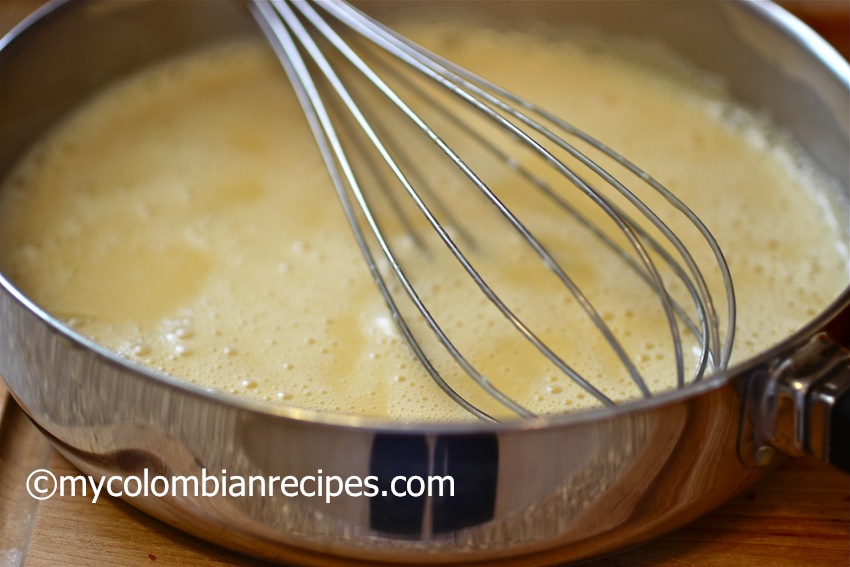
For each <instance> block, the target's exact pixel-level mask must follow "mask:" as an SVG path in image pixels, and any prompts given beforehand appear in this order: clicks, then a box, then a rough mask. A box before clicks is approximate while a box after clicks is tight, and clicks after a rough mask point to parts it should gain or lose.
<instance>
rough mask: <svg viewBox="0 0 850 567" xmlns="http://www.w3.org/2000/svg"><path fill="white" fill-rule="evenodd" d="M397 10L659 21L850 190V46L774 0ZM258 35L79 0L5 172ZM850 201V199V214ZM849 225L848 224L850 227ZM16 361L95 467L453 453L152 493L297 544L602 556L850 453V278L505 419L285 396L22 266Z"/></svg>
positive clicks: (240, 533) (25, 392)
mask: <svg viewBox="0 0 850 567" xmlns="http://www.w3.org/2000/svg"><path fill="white" fill-rule="evenodd" d="M365 8H366V9H367V10H369V11H373V12H375V13H378V12H381V11H384V12H394V11H403V12H406V13H409V17H416V13H417V10H442V11H451V10H455V11H457V12H458V17H463V13H464V12H465V11H468V10H475V11H477V12H479V13H482V12H483V13H486V14H488V17H490V18H493V20H494V21H496V22H498V25H501V26H531V25H537V24H538V23H539V22H545V23H546V27H547V29H550V30H551V29H555V30H557V28H558V26H560V25H567V24H569V25H575V24H578V23H586V24H588V25H592V26H594V27H596V28H599V29H601V30H606V31H609V32H611V33H619V34H626V35H631V36H637V37H642V36H648V37H651V38H653V39H654V40H655V41H658V42H661V43H664V44H667V45H668V46H670V47H671V48H673V49H675V50H676V51H678V52H679V53H680V54H681V55H682V56H683V57H686V58H687V59H690V60H692V61H693V62H694V63H696V64H697V65H699V66H701V67H704V68H706V69H709V70H710V71H713V72H716V73H719V74H721V75H723V76H724V77H726V79H727V80H728V82H729V84H730V85H731V88H732V90H733V93H734V95H735V96H737V97H738V98H740V99H741V100H743V101H745V102H747V103H749V104H753V105H757V106H759V107H761V108H764V109H765V110H767V111H768V112H769V113H771V114H772V115H773V117H774V118H775V119H776V121H778V122H779V123H781V124H783V125H784V126H785V127H786V128H787V129H788V130H789V131H791V132H792V133H793V134H794V135H795V136H797V138H798V139H799V141H800V143H801V144H803V145H804V146H805V147H806V148H807V149H808V150H809V151H810V152H811V154H812V155H813V156H814V158H815V159H816V160H817V161H818V162H819V163H820V165H821V166H822V167H823V168H824V169H825V170H826V171H828V172H829V173H830V174H831V175H833V176H835V178H836V179H838V180H839V182H840V183H839V184H840V186H841V187H840V194H838V195H835V199H836V202H838V203H839V206H842V207H844V208H846V207H847V203H848V198H850V168H848V156H850V134H848V127H849V126H850V120H848V117H850V108H848V105H850V103H849V102H848V100H850V94H848V93H850V86H848V84H850V72H848V66H847V64H846V63H845V62H844V61H843V60H842V59H841V58H840V57H839V56H838V55H837V54H836V53H835V52H834V51H832V50H831V49H830V48H828V47H827V46H826V44H825V43H824V42H823V41H822V40H820V39H819V38H818V37H816V36H815V35H814V34H813V33H812V32H811V31H810V30H808V29H807V28H805V27H804V26H802V25H801V24H800V23H799V22H798V21H796V20H795V19H793V18H791V17H790V16H788V15H787V14H786V13H784V12H783V11H782V10H780V9H778V8H777V7H776V6H774V5H770V4H765V3H747V2H720V1H716V2H653V1H650V2H640V1H631V2H608V1H605V2H602V1H600V2H581V1H574V2H521V3H517V2H494V3H492V4H487V5H485V4H483V3H480V2H471V3H463V2H453V3H447V4H443V5H438V4H437V3H436V2H425V3H413V2H398V3H392V2H373V3H367V4H366V5H365ZM252 33H256V32H255V30H254V27H253V24H252V23H251V21H250V18H249V17H248V16H247V14H246V12H245V10H244V8H243V6H241V5H240V4H238V3H235V2H234V3H228V2H205V3H197V2H165V1H145V0H139V1H136V0H133V1H129V0H128V1H124V2H86V1H79V2H73V3H71V2H69V3H63V2H58V3H55V4H51V5H50V6H48V7H47V8H46V9H43V10H41V11H40V12H39V13H38V14H36V16H35V17H33V18H31V19H30V20H28V21H27V22H26V23H25V25H23V26H21V27H19V28H18V29H16V30H15V31H14V32H13V33H12V34H10V35H9V36H8V37H7V38H6V39H4V40H3V41H2V42H0V85H2V88H0V124H2V131H1V132H2V134H0V175H3V174H5V173H6V172H8V171H9V169H10V168H11V166H12V165H13V164H14V162H15V160H16V159H17V158H19V157H20V156H21V154H22V152H23V151H24V150H25V149H26V147H27V146H28V145H29V144H30V143H31V142H33V141H34V140H35V139H36V138H37V137H38V136H39V135H40V134H42V133H43V132H44V131H45V129H46V128H47V127H49V126H50V125H51V124H52V123H53V122H54V121H55V120H57V119H58V118H59V117H61V116H62V115H63V114H64V113H66V112H67V111H69V110H71V109H72V108H73V107H74V106H75V105H76V104H78V103H79V102H80V101H81V100H82V99H84V98H85V97H86V96H88V95H89V94H90V93H92V92H93V91H94V90H96V89H97V88H98V87H100V86H101V85H103V84H105V83H107V82H109V81H111V80H113V79H115V78H116V77H119V76H120V75H122V74H124V73H126V72H129V71H132V70H134V69H136V68H139V67H140V66H143V65H146V64H148V63H151V62H153V61H155V60H158V59H161V58H164V57H168V56H170V55H173V54H175V53H177V52H180V51H182V50H186V49H191V48H194V47H197V46H199V45H201V44H203V43H205V42H210V41H216V40H220V39H222V38H225V37H228V36H236V35H240V34H252ZM844 216H845V220H848V219H847V218H846V217H847V216H848V215H844ZM844 228H845V231H846V230H847V227H846V226H845V227H844ZM0 288H1V289H0V372H2V375H3V376H4V377H5V379H6V381H7V383H8V385H9V387H10V389H11V391H12V393H13V395H14V397H15V399H16V400H17V401H18V402H19V403H20V405H21V406H22V407H23V408H24V410H25V411H26V412H27V414H28V415H29V416H30V417H31V419H32V420H33V422H35V423H36V425H37V426H38V427H39V428H40V429H41V430H42V431H43V432H44V433H45V435H47V436H48V437H49V438H50V439H51V440H52V441H53V442H54V444H55V445H56V447H57V448H58V449H59V450H60V451H61V452H62V453H63V454H64V455H65V456H66V457H67V458H68V459H69V460H70V461H71V462H73V463H74V464H75V465H77V466H78V467H79V468H80V469H82V470H83V471H85V472H87V473H90V474H104V475H113V474H119V475H136V474H139V475H141V474H142V472H143V471H144V470H145V469H147V470H148V471H149V474H151V475H153V474H163V475H199V474H200V470H201V469H202V468H206V469H207V470H208V471H211V472H212V473H213V474H216V473H218V472H219V471H222V470H226V471H227V474H228V475H240V476H243V477H246V478H247V477H248V476H250V475H264V476H269V475H278V476H284V475H295V476H304V475H316V474H317V471H319V469H321V470H322V474H324V475H326V476H328V475H339V476H342V477H348V476H350V475H360V476H361V477H365V476H367V475H370V474H379V475H382V479H384V480H386V479H387V478H389V477H391V476H393V475H395V474H423V475H424V474H429V473H442V474H449V475H452V476H453V477H454V479H455V489H456V494H455V496H454V497H442V498H441V497H430V498H425V497H423V498H418V499H413V498H407V499H393V498H381V497H378V498H372V499H369V498H350V497H340V498H335V499H333V500H332V501H331V503H330V504H326V503H325V500H324V499H321V498H308V497H297V498H288V497H285V496H282V495H278V496H276V497H265V498H232V497H217V498H204V497H197V498H183V497H162V498H157V497H153V496H151V497H147V498H145V497H137V498H133V499H132V500H131V502H132V503H133V504H134V505H136V506H138V507H140V508H142V509H143V510H145V511H146V512H148V513H150V514H152V515H154V516H156V517H158V518H161V519H163V520H165V521H166V522H169V523H171V524H174V525H176V526H178V527H180V528H182V529H184V530H186V531H189V532H192V533H194V534H196V535H198V536H200V537H202V538H206V539H208V540H210V541H213V542H216V543H219V544H222V545H225V546H228V547H231V548H233V549H237V550H241V551H244V552H246V553H249V554H252V555H256V556H261V557H266V558H271V559H276V560H281V561H287V562H294V563H305V564H325V563H327V562H328V561H330V560H332V559H334V558H339V557H345V558H346V559H345V562H346V563H347V564H354V563H356V562H357V561H362V562H364V563H369V564H374V563H380V562H387V563H406V564H409V563H416V562H423V563H425V562H428V563H431V562H433V563H438V562H449V561H468V562H491V561H493V560H495V559H497V558H505V559H507V558H519V557H522V558H523V559H524V560H525V561H526V562H527V563H529V564H548V563H555V562H565V561H571V560H579V559H582V558H586V557H590V556H594V555H598V554H602V553H607V552H611V551H614V550H617V549H620V548H624V547H628V546H632V545H635V544H637V543H640V542H643V541H646V540H649V539H651V538H654V537H656V536H658V535H660V534H662V533H664V532H667V531H669V530H672V529H674V528H676V527H678V526H680V525H682V524H684V523H686V522H688V521H690V520H692V519H694V518H696V517H698V516H700V515H701V514H704V513H706V512H708V511H709V510H711V509H712V508H714V507H716V506H717V505H719V504H720V503H722V502H723V501H725V500H727V499H728V498H730V497H732V496H734V495H735V494H737V493H739V492H741V491H742V490H743V489H745V488H746V487H747V486H748V485H750V484H751V483H752V482H754V481H755V480H756V479H757V478H758V477H759V476H760V475H761V474H762V473H763V472H764V471H765V470H766V469H767V468H768V467H769V466H770V465H771V464H772V463H773V462H774V461H775V460H776V458H777V454H778V452H783V453H788V454H792V455H799V454H814V455H816V456H818V457H821V458H823V459H826V460H829V461H830V462H833V463H835V464H837V465H838V466H841V467H843V468H844V469H845V470H850V363H848V360H850V358H848V357H850V350H848V349H850V290H845V291H844V292H843V293H842V295H841V296H840V297H838V298H836V300H835V302H834V303H833V304H832V305H831V306H830V307H829V308H828V309H827V310H825V311H824V312H823V313H821V314H820V315H819V316H817V317H816V318H815V319H814V320H813V321H812V322H811V323H810V324H808V325H806V326H805V327H804V328H802V329H800V330H799V331H798V332H796V333H795V334H794V335H792V336H790V337H788V338H787V339H786V340H785V341H783V342H782V343H781V344H780V345H778V346H776V347H775V348H772V349H771V350H769V351H767V352H765V353H763V354H762V355H760V356H758V357H756V358H754V359H752V360H749V361H747V362H745V363H743V364H739V365H737V366H735V367H734V368H732V369H731V370H730V371H728V372H726V373H724V374H723V375H721V376H717V377H715V378H713V379H710V380H707V381H705V382H704V383H701V384H699V385H697V386H694V387H691V388H687V389H685V390H681V391H676V392H670V393H667V394H664V395H659V396H657V397H655V398H653V399H649V400H645V401H641V402H637V403H633V404H629V405H627V406H624V407H619V408H615V409H605V410H599V411H591V412H586V413H580V414H575V415H567V416H557V417H551V418H543V419H538V420H535V421H529V422H523V423H516V424H507V425H499V426H490V425H483V424H464V425H457V424H454V425H453V424H446V425H428V426H423V425H409V424H398V423H386V422H378V421H373V420H365V419H357V418H349V417H340V416H330V415H320V414H314V413H310V412H306V411H300V410H298V411H296V410H291V411H286V410H269V409H268V408H266V407H264V406H261V405H258V404H253V403H250V402H246V401H244V400H239V399H234V398H231V397H227V396H224V395H219V394H213V393H209V392H205V391H202V390H200V389H198V388H194V387H192V386H189V385H186V384H183V383H181V382H178V381H175V380H173V379H171V378H169V377H166V376H161V375H158V374H156V373H153V372H151V371H149V370H146V369H144V368H140V367H138V366H135V365H133V364H132V363H129V362H127V361H125V360H122V359H120V358H118V357H117V356H115V355H114V354H112V353H110V352H108V351H106V350H104V349H103V348H101V347H99V346H97V345H95V344H93V343H92V342H91V341H89V340H87V339H86V338H84V337H82V336H81V335H79V334H77V333H76V332H74V331H73V330H71V329H69V328H68V327H66V326H64V325H63V324H62V323H60V322H58V321H57V320H56V319H54V318H53V317H51V316H50V315H49V314H47V313H45V312H44V311H43V310H42V309H41V308H40V307H39V306H37V305H35V304H34V303H33V302H32V301H30V300H29V299H28V298H27V297H25V296H23V295H22V294H21V293H20V292H19V291H18V290H16V289H15V287H14V286H13V285H12V284H11V283H10V282H8V281H6V280H5V279H4V278H2V277H0Z"/></svg>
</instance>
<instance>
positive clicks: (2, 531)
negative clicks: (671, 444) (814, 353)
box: [0, 0, 850, 567]
mask: <svg viewBox="0 0 850 567" xmlns="http://www.w3.org/2000/svg"><path fill="white" fill-rule="evenodd" d="M39 4H40V2H39V1H37V0H35V1H24V0H19V1H16V0H0V34H2V33H4V32H5V31H6V30H8V29H10V28H11V27H12V25H14V24H15V23H16V22H18V21H20V20H21V19H22V18H23V17H24V16H25V15H26V14H28V13H29V12H30V11H32V10H33V9H34V8H35V7H37V6H38V5H39ZM785 4H786V5H788V7H790V8H791V9H792V10H795V11H798V13H799V14H800V15H801V16H803V17H804V18H806V19H807V20H808V21H809V22H811V23H812V24H813V25H814V26H815V27H816V28H818V29H819V31H821V33H823V34H824V35H825V36H826V37H828V38H829V39H830V40H831V41H833V42H834V44H835V45H836V47H838V49H839V50H840V51H841V52H842V53H844V54H845V56H846V55H847V54H848V52H850V40H848V36H849V35H850V24H848V20H847V13H848V11H850V2H848V1H847V0H819V1H805V0H804V1H801V0H790V1H789V2H785ZM0 88H2V85H0ZM1 131H2V130H0V132H1ZM39 468H46V469H48V470H50V471H51V472H53V473H54V474H55V475H57V476H59V475H63V474H76V473H75V472H74V469H73V467H72V466H71V465H70V464H69V463H68V462H67V461H66V460H65V459H63V458H62V457H61V456H60V455H59V454H58V453H57V452H56V451H54V450H53V449H52V448H51V447H50V445H49V443H48V442H47V441H46V439H45V438H44V437H42V436H41V434H40V433H39V432H38V431H37V430H36V429H35V427H34V426H33V425H32V424H31V423H30V422H29V420H28V419H27V418H26V416H25V415H24V414H23V412H22V411H21V410H20V408H18V406H17V405H15V403H14V402H13V401H11V400H10V399H9V397H8V395H7V393H6V389H5V386H4V385H3V383H2V381H0V567H19V566H27V567H51V566H57V567H59V566H61V567H66V566H68V565H80V566H92V567H94V566H101V565H113V566H116V567H121V566H127V567H131V566H140V565H149V566H155V565H170V566H171V565H173V566H178V567H179V566H189V565H205V566H210V567H217V566H232V567H238V566H241V567H248V566H258V565H265V564H264V563H262V562H258V561H255V560H252V559H250V558H246V557H243V556H240V555H237V554H234V553H232V552H229V551H226V550H223V549H220V548H217V547H216V546H214V545H212V544H209V543H206V542H203V541H200V540H198V539H195V538H193V537H191V536H188V535H185V534H183V533H181V532H179V531H178V530H175V529H173V528H171V527H169V526H166V525H164V524H162V523H160V522H158V521H157V520H154V519H152V518H150V517H148V516H146V515H145V514H143V513H141V512H139V511H137V510H136V509H135V508H133V507H132V506H130V505H128V504H126V503H124V502H123V501H120V500H116V499H112V498H104V499H102V500H100V501H99V502H98V503H97V504H91V503H90V502H89V500H88V499H86V498H84V497H82V496H80V497H76V498H75V497H66V498H56V499H51V500H46V501H43V502H39V501H36V500H34V499H32V498H31V497H30V496H29V495H28V494H27V493H26V490H25V481H26V477H27V475H29V473H30V472H32V471H34V470H36V469H39ZM585 565H589V566H591V567H614V566H622V567H627V566H650V565H652V566H656V567H674V566H675V567H685V566H699V567H715V566H716V567H732V566H754V567H755V566H763V567H835V566H847V565H850V477H848V476H847V475H844V474H842V473H840V472H838V471H835V470H833V469H831V468H829V467H827V466H825V465H823V464H821V463H818V462H816V461H813V460H807V459H802V460H794V459H792V460H788V461H786V462H785V463H784V464H783V465H781V466H780V467H779V469H778V470H776V471H773V472H772V473H770V474H769V475H768V476H767V477H766V478H765V479H764V480H762V481H761V482H760V483H758V484H757V485H756V486H755V487H753V488H752V489H750V490H749V491H747V492H746V493H745V494H743V495H741V496H739V497H738V498H736V499H734V500H732V501H730V502H728V503H727V504H725V505H723V506H721V507H720V508H718V509H717V510H716V511H714V512H713V513H711V514H709V515H707V516H705V517H703V518H701V519H699V520H697V521H695V522H693V523H691V524H690V525H688V526H686V527H684V528H682V529H680V530H678V531H676V532H674V533H671V534H669V535H667V536H665V537H663V538H661V539H658V540H656V541H654V542H651V543H649V544H646V545H644V546H642V547H640V548H637V549H633V550H631V551H628V552H625V553H621V554H618V555H614V556H611V557H608V558H605V559H601V560H596V561H592V562H590V563H587V564H585Z"/></svg>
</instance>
